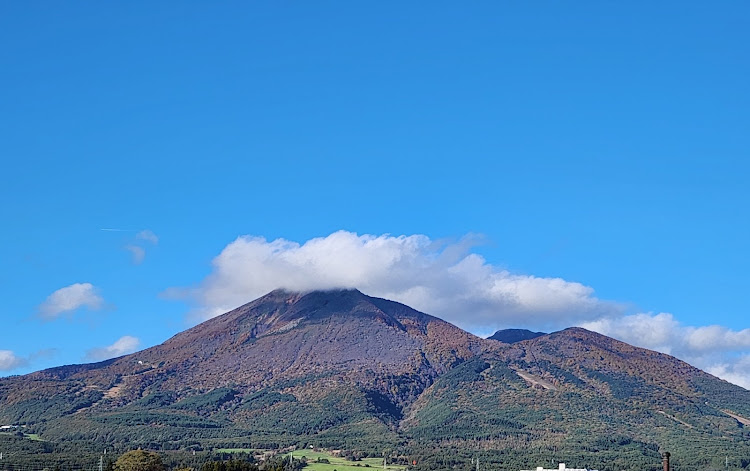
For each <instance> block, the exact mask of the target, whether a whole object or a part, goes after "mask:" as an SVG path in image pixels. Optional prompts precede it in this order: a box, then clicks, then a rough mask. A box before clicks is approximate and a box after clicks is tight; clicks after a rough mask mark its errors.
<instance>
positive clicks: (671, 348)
mask: <svg viewBox="0 0 750 471" xmlns="http://www.w3.org/2000/svg"><path fill="white" fill-rule="evenodd" d="M749 13H750V6H748V4H747V3H746V2H739V1H736V2H723V3H721V4H708V3H706V2H684V1H683V2H660V3H659V4H652V3H647V2H635V3H634V2H630V3H627V4H625V3H614V2H578V3H569V2H568V3H560V2H474V3H472V4H470V5H466V4H458V3H449V2H412V3H410V4H404V3H403V2H380V3H377V4H364V3H361V2H307V3H304V2H302V3H286V4H285V3H278V2H277V3H247V2H227V3H225V4H223V5H221V6H214V5H206V4H204V3H200V2H162V3H161V4H153V3H146V2H140V3H139V2H135V3H133V2H130V3H128V4H124V3H120V4H103V3H97V2H77V3H60V2H35V3H30V2H15V3H5V4H3V5H2V6H0V41H1V43H2V44H3V45H4V46H3V48H2V49H0V63H1V64H2V65H3V67H2V70H3V74H1V75H0V109H2V110H3V112H2V113H0V156H1V158H2V163H3V165H2V169H3V170H2V172H0V198H2V201H3V203H2V205H0V220H2V222H3V224H2V226H3V230H2V231H0V260H2V263H1V264H0V286H1V287H2V288H0V289H1V290H2V298H3V303H2V304H0V317H1V318H2V326H0V370H2V371H0V375H8V374H22V373H26V372H30V371H34V370H37V369H40V368H45V367H50V366H54V365H59V364H65V363H76V362H81V361H86V360H88V359H95V358H103V357H106V356H107V355H108V354H114V353H120V352H125V351H130V350H132V349H134V348H144V347H148V346H151V345H154V344H157V343H160V342H162V341H163V340H165V339H166V338H168V337H169V336H171V335H173V334H175V333H177V332H178V331H180V330H182V329H184V328H185V327H187V326H189V325H192V324H193V323H195V322H197V321H199V320H201V319H205V318H207V317H210V316H211V315H214V314H215V313H217V312H219V310H221V309H224V308H228V307H231V306H234V305H237V304H240V303H242V302H244V301H250V300H251V299H253V298H254V297H256V296H257V295H259V294H262V293H263V290H265V289H266V288H268V287H270V286H273V285H288V287H291V288H316V287H327V286H328V285H330V286H333V285H347V286H349V285H351V286H354V285H356V286H357V287H360V288H361V289H362V290H363V291H365V292H367V293H368V294H374V295H380V296H386V295H389V296H391V297H393V298H395V299H398V300H401V301H404V302H409V303H411V304H415V305H416V306H415V307H418V308H420V309H424V310H428V312H432V313H435V314H438V315H440V316H442V317H444V318H446V319H448V320H451V321H452V322H455V323H457V324H459V325H461V326H463V327H465V328H467V329H470V330H472V331H473V332H476V333H479V334H486V333H489V332H490V331H491V330H492V329H495V328H498V327H510V326H513V327H529V328H546V329H554V328H560V327H564V326H566V325H585V326H588V327H590V328H595V329H597V330H599V331H601V332H603V333H606V334H609V335H614V336H617V337H618V338H622V339H624V340H626V341H631V342H633V343H640V344H641V345H643V346H646V347H649V348H655V349H659V350H662V351H668V352H670V353H673V354H675V355H677V356H680V357H681V358H684V359H686V360H688V361H690V362H691V363H693V364H696V365H697V366H700V367H702V368H706V369H708V370H709V371H711V372H714V373H715V374H718V375H720V376H722V377H725V378H727V379H729V380H732V381H735V382H738V383H740V384H743V385H745V386H746V387H748V386H750V357H749V356H748V355H749V354H750V331H748V330H745V329H747V328H748V327H750V326H748V323H747V320H746V319H747V313H748V302H747V297H746V291H747V287H748V285H750V275H748V270H747V266H748V261H749V259H750V250H749V249H748V246H747V242H746V241H747V240H750V218H748V215H747V206H748V202H750V189H748V187H749V186H748V185H747V183H746V182H747V180H748V176H750V172H749V170H750V169H749V168H748V167H749V166H750V164H748V154H749V151H750V142H749V138H748V133H747V130H748V129H750V111H749V110H750V100H749V98H750V92H749V91H748V90H749V89H748V87H747V83H750V66H749V65H748V64H749V63H748V61H747V44H750V32H749V31H748V29H747V28H746V25H745V23H746V22H745V19H746V18H747V17H748V14H749ZM102 229H118V230H117V231H104V230H102ZM143 231H149V232H143ZM340 231H344V232H340ZM149 234H150V235H153V236H154V237H150V236H149ZM401 236H403V237H401ZM238 238H239V239H238ZM258 238H263V240H261V239H258ZM278 239H283V240H284V241H287V242H281V241H278ZM274 241H277V242H274ZM295 244H296V245H295ZM220 254H221V255H220ZM290 260H291V262H290ZM383 260H386V261H390V262H388V263H385V264H384V263H383ZM331 273H332V275H331V276H328V274H331ZM256 275H257V276H256ZM391 275H393V276H391ZM321 278H322V279H324V280H325V281H324V282H321V281H320V280H321ZM316 283H323V284H322V286H318V285H317V284H316ZM59 290H63V291H59ZM55 293H57V294H55ZM66 303H67V304H66ZM66 306H67V308H66ZM634 332H635V333H640V334H638V335H635V334H634ZM646 334H648V335H646ZM123 339H124V340H123ZM118 341H120V343H119V344H117V343H116V342H118Z"/></svg>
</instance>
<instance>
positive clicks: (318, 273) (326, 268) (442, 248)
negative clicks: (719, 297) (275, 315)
mask: <svg viewBox="0 0 750 471" xmlns="http://www.w3.org/2000/svg"><path fill="white" fill-rule="evenodd" d="M475 244H476V238H475V237H466V238H464V239H462V240H460V241H458V242H455V243H443V242H439V241H433V240H431V239H430V238H429V237H427V236H425V235H409V236H405V235H402V236H391V235H387V234H386V235H369V234H363V235H358V234H356V233H353V232H347V231H338V232H335V233H333V234H331V235H329V236H327V237H319V238H314V239H311V240H309V241H307V242H305V243H302V244H300V243H297V242H292V241H289V240H285V239H276V240H272V241H268V240H266V239H264V238H262V237H255V236H242V237H239V238H237V239H236V240H235V241H233V242H232V243H230V244H229V245H227V246H226V247H225V248H224V249H223V250H222V251H221V253H220V254H219V255H218V256H217V257H216V258H215V259H214V260H213V271H212V273H211V274H210V275H209V276H208V277H206V278H205V279H204V280H203V281H202V282H201V283H200V284H199V285H198V286H197V287H195V288H192V289H187V290H182V294H183V295H185V294H187V295H188V296H189V297H191V298H192V299H193V300H194V301H195V302H196V303H197V305H198V309H197V315H196V317H197V318H198V320H202V319H207V318H210V317H213V316H216V315H218V314H221V313H223V312H226V311H228V310H230V309H232V308H234V307H237V306H238V305H241V304H243V303H246V302H248V301H250V300H252V299H255V298H257V297H258V296H262V295H263V294H265V293H267V292H269V291H272V290H274V289H276V288H285V289H289V290H293V291H310V290H316V289H333V288H357V289H360V290H362V291H363V292H364V293H366V294H369V295H372V296H380V297H385V298H388V299H393V300H396V301H400V302H403V303H405V304H408V305H410V306H412V307H414V308H416V309H419V310H422V311H424V312H427V313H430V314H434V315H437V316H440V317H442V318H444V319H446V320H448V321H450V322H453V323H455V324H457V325H459V326H462V327H464V328H476V327H482V328H484V329H489V328H495V327H499V326H509V325H517V324H519V323H523V325H531V324H533V325H541V326H560V327H562V326H567V325H570V322H571V319H575V320H578V321H584V320H591V319H595V318H598V317H600V316H603V315H607V314H613V313H616V312H619V310H620V309H619V307H618V306H616V305H614V304H613V303H609V302H606V301H601V300H599V299H597V298H596V297H595V296H594V290H593V289H592V288H591V287H589V286H585V285H583V284H580V283H576V282H572V281H567V280H563V279H561V278H544V277H535V276H530V275H524V274H515V273H511V272H509V271H508V270H504V269H501V268H498V267H496V266H493V265H491V264H489V263H487V261H486V260H485V259H484V258H483V257H481V256H480V255H477V254H475V253H471V252H470V249H471V247H472V246H473V245H475ZM174 293H175V290H170V291H169V294H174Z"/></svg>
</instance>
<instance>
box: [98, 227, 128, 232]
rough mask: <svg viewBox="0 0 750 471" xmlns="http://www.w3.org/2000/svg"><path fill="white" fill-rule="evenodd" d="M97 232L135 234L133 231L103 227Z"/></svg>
mask: <svg viewBox="0 0 750 471" xmlns="http://www.w3.org/2000/svg"><path fill="white" fill-rule="evenodd" d="M99 230H100V231H105V232H135V229H112V228H110V227H105V228H102V229H99Z"/></svg>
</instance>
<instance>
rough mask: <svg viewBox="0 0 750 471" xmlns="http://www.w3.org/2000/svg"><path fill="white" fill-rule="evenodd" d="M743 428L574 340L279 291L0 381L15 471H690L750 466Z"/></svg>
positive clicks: (699, 377) (662, 366)
mask: <svg viewBox="0 0 750 471" xmlns="http://www.w3.org/2000/svg"><path fill="white" fill-rule="evenodd" d="M501 337H502V336H501ZM506 338H507V337H506ZM747 418H750V392H749V391H747V390H744V389H742V388H740V387H738V386H734V385H732V384H729V383H727V382H725V381H722V380H720V379H718V378H715V377H713V376H711V375H709V374H707V373H704V372H702V371H700V370H698V369H696V368H693V367H691V366H690V365H688V364H686V363H684V362H682V361H680V360H677V359H676V358H674V357H671V356H668V355H664V354H660V353H656V352H652V351H649V350H645V349H641V348H637V347H633V346H630V345H627V344H625V343H623V342H619V341H617V340H614V339H611V338H608V337H605V336H603V335H600V334H596V333H593V332H589V331H586V330H584V329H580V328H571V329H565V330H563V331H560V332H554V333H551V334H543V335H540V336H536V337H534V338H531V339H528V340H524V341H520V342H515V343H507V342H502V341H500V342H498V341H495V340H489V339H482V338H479V337H476V336H474V335H472V334H470V333H468V332H465V331H463V330H461V329H459V328H458V327H456V326H453V325H451V324H449V323H447V322H445V321H443V320H440V319H438V318H436V317H433V316H430V315H427V314H424V313H421V312H418V311H416V310H414V309H411V308H409V307H408V306H405V305H403V304H399V303H396V302H392V301H388V300H385V299H379V298H374V297H370V296H366V295H364V294H362V293H361V292H359V291H356V290H335V291H316V292H311V293H291V292H287V291H283V290H278V291H274V292H271V293H269V294H268V295H266V296H263V297H261V298H259V299H257V300H255V301H252V302H250V303H248V304H246V305H244V306H241V307H239V308H237V309H235V310H233V311H230V312H228V313H226V314H224V315H222V316H219V317H216V318H214V319H211V320H209V321H206V322H204V323H203V324H200V325H198V326H196V327H194V328H192V329H189V330H187V331H185V332H182V333H180V334H178V335H176V336H174V337H173V338H171V339H169V340H167V341H166V342H164V343H163V344H161V345H158V346H155V347H153V348H150V349H147V350H144V351H142V352H138V353H135V354H132V355H127V356H124V357H120V358H116V359H113V360H108V361H105V362H100V363H94V364H88V365H72V366H64V367H59V368H53V369H49V370H45V371H40V372H37V373H32V374H30V375H25V376H20V377H12V378H5V379H1V380H0V424H9V425H11V424H12V425H26V428H25V429H23V430H24V431H25V432H26V433H27V436H29V437H31V438H38V439H41V440H43V441H41V442H40V441H33V442H32V441H31V440H28V439H23V438H21V437H9V436H2V435H0V448H1V449H5V450H11V451H12V450H27V451H28V450H34V451H33V452H34V453H36V455H35V457H34V458H28V460H32V461H33V460H37V461H33V462H29V463H26V465H27V466H32V465H35V464H38V465H44V466H48V465H49V464H50V463H49V461H44V460H45V459H47V460H50V459H52V457H53V456H54V457H55V459H58V460H60V459H62V458H60V457H63V458H65V459H68V460H70V461H69V462H71V463H73V462H75V460H82V459H84V458H85V457H86V456H87V455H85V453H90V454H92V455H91V456H92V458H91V459H94V458H93V453H95V450H101V449H102V448H103V447H107V448H110V449H114V450H115V451H123V450H126V449H128V448H131V447H135V446H141V447H144V448H151V449H158V450H163V451H165V452H167V453H172V455H169V456H174V457H175V458H174V459H175V460H177V458H176V457H179V456H184V453H183V454H180V452H179V450H211V449H225V448H276V447H284V446H289V445H295V446H298V447H307V446H309V445H314V446H316V447H328V448H336V449H345V450H356V451H358V452H360V453H369V454H374V455H377V456H381V454H382V452H383V450H390V451H389V453H392V454H393V455H394V457H401V458H400V459H404V460H406V459H407V457H408V460H409V461H412V460H413V461H416V462H417V463H418V464H417V465H416V468H418V469H446V468H456V469H463V468H465V467H467V466H468V464H467V463H468V462H469V458H470V457H471V455H473V454H475V453H481V454H482V455H483V458H482V459H483V461H484V462H486V463H488V465H493V466H495V467H503V468H508V469H522V468H523V469H533V468H534V467H536V466H537V465H548V464H549V460H551V459H552V460H556V461H561V462H567V463H569V464H575V466H577V467H583V466H587V467H590V468H597V469H602V470H612V471H619V470H625V469H658V468H659V466H660V458H659V452H660V451H662V450H669V451H671V452H672V456H673V463H674V464H675V465H676V466H679V469H680V470H681V471H687V470H690V469H704V468H705V467H707V466H712V465H716V464H717V463H718V461H717V460H719V459H722V460H723V459H724V458H723V457H725V456H727V455H729V456H734V457H743V456H744V457H750V440H749V439H750V431H748V430H746V426H747V425H750V420H748V419H747ZM32 434H33V435H32ZM170 450H171V451H170ZM6 453H7V452H6ZM17 454H19V455H21V454H23V452H21V451H18V452H17ZM24 456H25V455H24ZM743 460H744V461H743ZM722 463H723V461H722ZM736 464H737V466H736V467H747V466H750V460H745V459H744V458H737V463H736Z"/></svg>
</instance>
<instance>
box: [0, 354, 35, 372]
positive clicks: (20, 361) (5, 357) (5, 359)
mask: <svg viewBox="0 0 750 471" xmlns="http://www.w3.org/2000/svg"><path fill="white" fill-rule="evenodd" d="M27 363H28V360H27V359H26V358H21V357H19V356H17V355H16V354H15V353H13V352H12V351H11V350H0V371H13V370H15V369H18V368H21V367H22V366H25V365H26V364H27Z"/></svg>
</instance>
